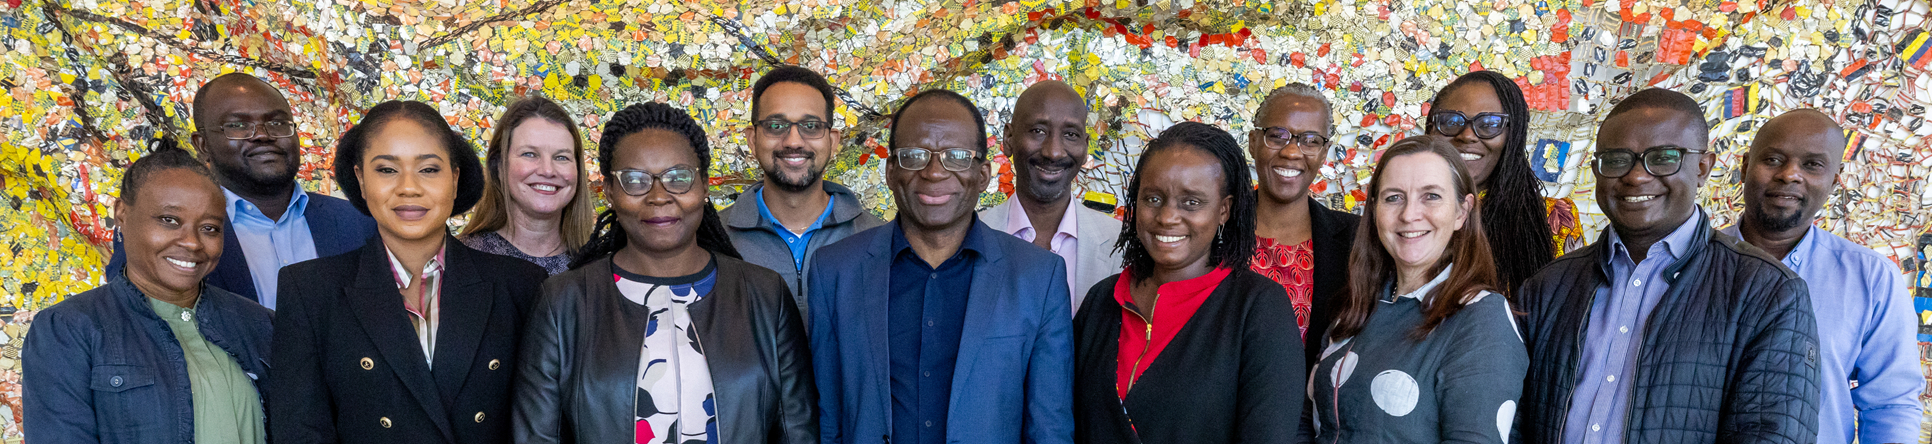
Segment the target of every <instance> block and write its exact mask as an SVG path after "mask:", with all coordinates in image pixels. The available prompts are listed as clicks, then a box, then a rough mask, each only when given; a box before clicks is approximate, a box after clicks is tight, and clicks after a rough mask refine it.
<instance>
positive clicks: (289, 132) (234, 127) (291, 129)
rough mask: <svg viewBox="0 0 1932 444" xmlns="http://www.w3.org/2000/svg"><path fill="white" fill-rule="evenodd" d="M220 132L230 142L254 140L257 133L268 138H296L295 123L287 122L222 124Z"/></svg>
mask: <svg viewBox="0 0 1932 444" xmlns="http://www.w3.org/2000/svg"><path fill="white" fill-rule="evenodd" d="M220 130H221V136H222V137H227V138H228V140H246V139H253V138H255V133H256V131H260V132H261V133H262V134H267V135H268V137H273V138H277V139H281V138H287V137H295V122H290V121H287V120H270V121H266V122H261V123H255V122H226V123H222V124H221V127H220Z"/></svg>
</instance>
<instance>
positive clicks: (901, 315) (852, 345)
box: [807, 90, 1073, 444]
mask: <svg viewBox="0 0 1932 444" xmlns="http://www.w3.org/2000/svg"><path fill="white" fill-rule="evenodd" d="M892 129H893V130H892V135H891V136H890V140H889V141H888V142H889V144H890V145H891V146H892V152H891V157H889V158H887V159H884V160H886V161H887V163H886V185H887V186H888V187H890V188H891V189H892V195H893V199H894V200H895V202H896V203H897V204H898V207H899V216H898V217H897V218H896V219H897V220H895V221H893V222H891V223H888V224H886V225H884V226H880V227H878V228H873V229H871V230H866V231H864V232H861V233H858V234H854V235H852V236H851V237H848V238H846V239H844V240H842V241H839V242H838V243H835V244H832V245H830V246H827V247H825V248H824V249H823V250H821V251H819V254H818V255H817V256H816V257H814V258H813V259H814V261H815V263H814V264H813V265H812V267H811V276H810V278H809V279H807V282H808V285H809V287H810V295H811V297H810V298H808V299H807V300H808V301H809V302H810V304H811V310H809V312H810V313H811V316H812V321H811V333H812V335H811V340H812V364H813V370H814V371H815V377H816V378H817V380H818V391H819V408H820V415H819V428H820V430H821V436H820V438H821V442H822V443H825V444H852V443H881V442H883V443H891V442H900V443H916V444H939V443H946V442H968V443H1050V444H1060V443H1071V442H1072V441H1073V411H1072V408H1073V388H1072V384H1073V336H1072V321H1071V320H1070V319H1068V317H1067V313H1068V311H1069V310H1071V309H1072V308H1071V307H1070V305H1071V302H1070V301H1071V299H1070V298H1069V296H1068V295H1067V294H1068V293H1067V285H1066V282H1067V276H1066V265H1065V262H1064V261H1063V260H1062V259H1060V257H1059V256H1055V255H1054V254H1053V253H1052V252H1049V251H1047V250H1044V249H1041V248H1039V247H1034V246H1033V245H1031V244H1028V243H1027V242H1026V241H1022V240H1020V239H1019V238H1016V237H1013V236H1010V235H1007V234H1005V233H1001V232H999V231H996V230H993V229H992V228H990V227H987V226H986V224H984V223H981V222H980V221H979V219H978V218H976V217H975V216H974V214H973V207H974V206H975V204H977V203H978V201H979V193H980V192H981V191H982V190H985V189H986V184H987V181H988V180H989V179H990V178H991V176H992V168H991V166H990V164H988V163H987V162H986V151H987V146H986V121H985V118H984V117H982V116H981V115H980V112H979V109H978V108H976V107H974V106H973V104H972V102H971V101H969V100H967V99H966V98H965V97H963V96H960V95H959V94H958V93H954V92H952V91H946V90H928V91H926V92H922V93H920V94H919V95H917V96H913V98H912V99H909V100H907V101H906V103H905V105H903V106H902V107H901V108H900V110H899V112H898V113H896V114H893V116H892Z"/></svg>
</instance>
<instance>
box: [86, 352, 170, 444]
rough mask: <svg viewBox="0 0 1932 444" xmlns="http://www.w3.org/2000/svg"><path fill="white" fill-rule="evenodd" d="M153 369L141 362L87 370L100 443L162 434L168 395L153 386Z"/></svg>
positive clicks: (166, 418)
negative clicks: (92, 392) (101, 441)
mask: <svg viewBox="0 0 1932 444" xmlns="http://www.w3.org/2000/svg"><path fill="white" fill-rule="evenodd" d="M155 379H157V378H156V377H155V372H154V369H153V368H151V367H148V366H142V365H126V364H108V365H96V366H94V368H93V369H91V370H89V374H88V383H87V385H88V388H91V389H93V390H94V419H95V421H96V422H97V423H98V424H100V428H99V430H97V432H98V433H99V434H100V436H101V438H102V439H103V442H129V441H139V440H141V439H143V438H144V437H152V436H157V435H159V434H165V433H166V432H164V430H168V428H167V427H164V425H165V424H167V423H168V420H169V418H174V417H175V415H177V414H178V413H179V412H175V411H173V406H172V405H171V404H170V403H169V397H168V396H167V395H166V394H164V393H162V387H160V386H157V385H155Z"/></svg>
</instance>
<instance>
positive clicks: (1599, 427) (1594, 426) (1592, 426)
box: [1590, 424, 1603, 432]
mask: <svg viewBox="0 0 1932 444" xmlns="http://www.w3.org/2000/svg"><path fill="white" fill-rule="evenodd" d="M1599 430H1603V426H1602V425H1599V424H1590V431H1592V432H1595V431H1599Z"/></svg>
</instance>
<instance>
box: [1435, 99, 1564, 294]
mask: <svg viewBox="0 0 1932 444" xmlns="http://www.w3.org/2000/svg"><path fill="white" fill-rule="evenodd" d="M1464 86H1488V87H1490V88H1491V89H1494V90H1495V91H1496V100H1497V101H1498V102H1502V104H1503V112H1506V113H1509V131H1508V132H1507V133H1505V134H1506V136H1505V138H1504V139H1503V149H1502V151H1501V152H1499V153H1496V154H1499V155H1501V157H1499V158H1497V159H1496V169H1495V170H1494V171H1492V172H1490V173H1489V183H1479V184H1476V187H1477V188H1480V189H1482V190H1483V191H1484V192H1485V193H1487V194H1485V197H1483V199H1482V203H1481V206H1482V219H1483V232H1484V233H1486V234H1487V235H1488V237H1489V241H1490V242H1489V252H1490V255H1491V256H1493V257H1494V258H1495V259H1496V272H1497V273H1496V274H1497V275H1498V277H1499V278H1501V279H1500V280H1501V282H1502V285H1503V291H1502V292H1501V293H1505V294H1513V293H1515V292H1516V289H1517V287H1520V286H1522V285H1523V281H1526V280H1529V278H1530V276H1531V275H1534V274H1536V271H1537V270H1541V269H1542V268H1543V266H1544V265H1547V264H1549V263H1550V261H1551V260H1554V259H1556V240H1555V238H1553V237H1551V235H1550V233H1551V231H1550V220H1549V210H1548V209H1547V208H1544V204H1543V185H1542V183H1541V181H1540V180H1538V179H1537V178H1536V175H1535V174H1534V173H1533V172H1531V170H1530V164H1529V151H1528V150H1527V149H1526V147H1527V146H1528V140H1529V120H1530V113H1529V104H1528V102H1525V101H1524V100H1523V90H1522V89H1519V88H1517V87H1516V82H1515V81H1513V80H1510V79H1509V77H1507V76H1504V75H1502V74H1498V73H1496V72H1494V71H1476V72H1472V73H1468V74H1463V75H1462V77H1457V78H1456V80H1455V81H1453V82H1449V86H1444V87H1442V90H1441V91H1437V92H1436V96H1435V98H1432V99H1429V103H1437V102H1438V101H1440V100H1442V98H1443V97H1447V96H1448V95H1449V92H1451V91H1455V90H1456V88H1461V87H1464ZM1431 124H1433V123H1431Z"/></svg>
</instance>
